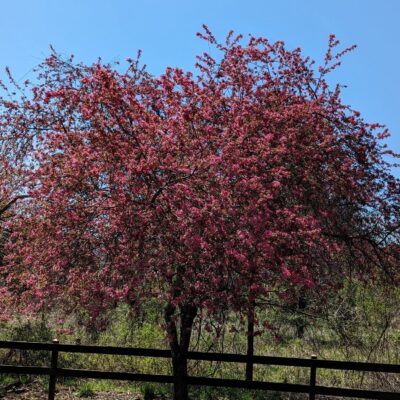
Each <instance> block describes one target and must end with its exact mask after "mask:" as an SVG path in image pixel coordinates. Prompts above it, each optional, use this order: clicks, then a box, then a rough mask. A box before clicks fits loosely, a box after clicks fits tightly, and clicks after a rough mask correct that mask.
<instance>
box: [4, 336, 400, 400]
mask: <svg viewBox="0 0 400 400" xmlns="http://www.w3.org/2000/svg"><path fill="white" fill-rule="evenodd" d="M0 349H19V350H44V351H49V352H51V365H50V366H49V367H38V366H14V365H1V364H0V374H1V373H3V374H4V373H7V374H23V375H46V376H49V377H50V379H49V390H48V399H49V400H54V399H55V389H56V382H57V377H71V378H92V379H112V380H126V381H137V382H157V383H173V380H174V378H173V376H171V375H153V374H137V373H130V372H108V371H96V370H82V369H71V368H59V367H58V355H59V353H61V352H62V353H86V354H109V355H110V354H112V355H125V356H134V357H153V358H171V353H170V351H169V350H158V349H143V348H125V347H108V346H86V345H73V344H60V343H58V341H57V340H54V341H53V342H52V343H35V342H9V341H0ZM188 359H189V360H199V361H218V362H232V363H244V364H246V363H251V364H252V365H253V364H259V365H282V366H288V367H305V368H309V369H310V378H309V384H308V385H305V384H293V383H277V382H263V381H254V380H253V381H249V380H236V379H221V378H202V377H194V376H188V377H187V378H186V379H187V383H188V384H189V385H194V386H214V387H225V388H226V387H229V388H242V389H255V390H273V391H281V392H292V393H305V394H308V395H309V399H310V400H314V399H315V396H316V395H330V396H341V397H357V398H364V399H382V400H400V393H396V392H384V391H376V390H361V389H349V388H337V387H326V386H319V385H317V370H318V369H330V370H349V371H368V372H384V373H395V374H398V373H400V365H398V364H379V363H364V362H352V361H333V360H318V359H317V358H316V357H315V356H312V357H311V359H304V358H287V357H269V356H252V357H248V356H246V355H237V354H217V353H201V352H189V353H188Z"/></svg>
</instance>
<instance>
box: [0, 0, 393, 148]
mask: <svg viewBox="0 0 400 400" xmlns="http://www.w3.org/2000/svg"><path fill="white" fill-rule="evenodd" d="M0 10H1V14H2V17H1V23H0V38H1V39H0V68H1V69H4V67H5V66H6V65H8V66H10V67H11V69H12V70H13V72H14V75H15V77H16V78H17V79H21V80H22V79H26V78H27V77H32V72H31V69H32V67H34V66H35V65H36V64H38V63H39V62H40V61H41V60H42V59H43V58H44V57H45V56H46V55H48V54H49V44H52V45H54V47H55V48H56V50H57V51H59V52H60V53H65V54H70V53H74V54H75V55H76V58H77V60H79V61H84V62H92V61H94V60H95V59H96V58H97V57H99V56H100V57H101V58H102V59H103V60H104V61H106V62H109V61H114V60H124V59H125V58H126V57H129V56H134V55H135V54H136V51H137V49H139V48H140V49H142V50H143V58H142V59H143V61H144V62H145V63H146V64H147V65H148V67H149V70H150V71H151V72H152V73H155V74H157V73H160V72H161V71H162V70H163V69H164V68H165V67H166V66H168V65H170V66H180V67H182V68H184V69H191V68H192V66H193V63H194V56H195V55H196V54H197V53H199V52H202V51H204V50H208V48H207V46H206V45H205V44H204V43H203V42H202V41H201V40H199V39H198V38H197V37H196V36H195V33H196V32H197V31H198V30H200V27H201V25H202V24H203V23H205V24H207V25H208V26H209V27H210V28H211V30H212V31H213V32H214V34H215V35H216V36H217V37H219V38H223V37H224V36H225V35H226V34H227V32H228V31H229V30H230V29H234V30H235V31H237V32H239V33H243V34H247V33H252V34H253V35H262V36H265V37H267V38H268V39H269V40H278V39H279V40H284V41H285V42H286V43H287V45H288V47H289V48H294V47H301V48H302V49H303V52H304V54H307V55H310V56H311V57H312V58H314V59H317V60H320V59H321V57H322V55H323V53H324V50H325V48H326V42H327V37H328V35H329V34H330V33H335V34H336V35H337V37H338V38H339V39H340V40H341V41H342V44H343V45H344V46H348V45H351V44H353V43H355V44H357V45H358V49H357V50H356V51H355V52H353V53H351V54H349V55H347V57H346V58H345V60H344V65H343V67H342V68H341V69H340V71H338V72H335V74H334V75H333V76H332V80H334V81H339V82H340V83H343V84H346V85H347V86H348V88H347V89H346V90H345V92H344V95H343V97H344V99H345V101H346V102H347V103H348V104H351V105H352V106H353V107H354V108H355V109H358V110H359V111H361V113H362V115H363V116H364V117H365V118H366V119H367V120H368V121H371V122H381V123H385V124H386V125H387V126H388V127H389V128H390V130H391V132H392V138H391V139H390V141H389V144H390V146H391V147H392V148H393V149H394V150H396V151H397V152H399V153H400V107H399V106H400V100H399V96H400V72H399V64H400V51H399V43H400V23H399V20H400V1H399V0H380V1H379V0H330V1H327V0H274V1H270V0H214V1H212V0H68V1H67V0H14V1H2V2H1V8H0ZM1 75H3V74H1Z"/></svg>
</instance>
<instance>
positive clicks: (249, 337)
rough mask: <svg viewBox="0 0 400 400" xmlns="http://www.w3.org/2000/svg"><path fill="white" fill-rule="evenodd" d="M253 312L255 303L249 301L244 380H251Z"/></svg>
mask: <svg viewBox="0 0 400 400" xmlns="http://www.w3.org/2000/svg"><path fill="white" fill-rule="evenodd" d="M254 313H255V304H254V302H251V303H250V305H249V309H248V312H247V358H248V360H247V363H246V381H252V380H253V361H252V358H253V356H254Z"/></svg>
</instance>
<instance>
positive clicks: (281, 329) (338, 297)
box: [0, 287, 400, 400]
mask: <svg viewBox="0 0 400 400" xmlns="http://www.w3.org/2000/svg"><path fill="white" fill-rule="evenodd" d="M348 296H349V293H348V292H346V290H345V289H343V291H342V292H339V293H335V296H332V298H330V299H328V303H327V304H326V306H325V307H326V308H325V309H322V310H321V309H319V312H320V313H321V315H320V317H318V316H317V317H314V318H311V317H307V318H304V316H302V319H305V325H306V328H305V335H304V338H301V339H300V338H297V337H296V324H297V323H298V316H296V314H295V312H294V311H291V310H290V309H281V308H270V309H265V310H259V317H260V318H263V319H265V320H268V321H270V324H271V326H272V327H273V328H272V329H271V330H265V331H263V332H262V333H261V334H260V335H258V336H256V337H255V349H256V354H260V355H273V356H283V357H302V358H309V357H310V356H311V354H316V355H317V356H318V358H321V359H332V360H354V361H370V362H388V363H400V330H399V326H400V325H399V324H400V322H399V314H398V305H399V303H400V301H399V300H400V290H395V291H394V292H392V293H391V295H390V296H389V295H388V294H387V293H386V289H385V288H368V289H363V288H362V287H356V288H355V289H354V290H353V291H352V292H351V296H352V298H351V301H349V298H348ZM313 301H315V299H314V300H313ZM145 312H146V318H144V319H143V320H142V321H138V320H135V319H134V318H131V316H130V313H129V309H128V308H127V307H126V306H120V307H118V308H117V309H116V310H114V311H113V312H112V314H111V315H110V319H109V325H108V327H107V329H106V330H104V331H102V332H100V333H98V334H97V335H96V338H95V341H94V339H93V334H91V333H90V332H86V331H85V330H83V329H82V328H78V327H77V326H78V325H77V324H76V321H74V320H73V319H71V320H70V321H66V324H69V327H72V328H73V329H74V335H73V336H68V335H64V336H63V335H61V336H60V335H59V334H58V333H57V332H56V331H55V329H54V327H55V324H53V329H50V327H49V325H48V324H44V322H43V321H44V319H43V318H42V319H39V320H38V321H28V320H24V319H20V320H17V321H14V323H13V324H10V323H9V324H7V325H5V324H3V326H0V339H2V340H35V341H49V340H50V339H51V338H52V337H54V336H58V338H59V339H60V342H62V343H68V342H69V343H71V342H72V343H73V342H74V341H75V339H76V337H78V336H79V337H80V339H81V342H82V343H83V344H86V343H91V344H97V345H114V346H126V347H147V348H168V346H167V342H166V339H165V332H164V331H163V330H162V329H161V328H160V322H162V314H161V312H160V311H159V309H158V305H157V304H156V303H152V302H150V303H149V304H148V305H146V307H145ZM307 312H308V313H309V314H312V313H313V312H315V310H314V309H313V307H310V308H309V309H308V310H307ZM47 320H49V321H50V325H51V323H52V321H53V320H55V318H51V317H50V318H48V319H47ZM203 322H204V321H203ZM239 326H240V320H239V319H238V318H237V317H236V316H235V315H230V316H229V318H228V319H227V323H226V325H225V326H224V327H219V326H214V328H213V329H212V331H211V332H207V331H206V330H205V329H203V328H204V326H202V329H201V331H198V330H197V331H195V332H194V336H193V340H192V344H193V346H192V348H193V349H194V350H198V351H215V352H232V353H238V354H245V352H246V337H245V334H244V332H243V331H240V330H238V331H237V330H236V329H233V328H238V327H239ZM44 353H45V352H44ZM44 353H43V352H36V354H33V353H32V354H31V353H29V354H28V353H26V352H25V353H22V352H19V353H18V352H15V353H14V354H11V358H10V354H7V352H6V351H4V350H3V351H0V360H1V359H7V357H9V358H10V359H11V361H14V362H17V363H20V361H21V360H22V361H23V363H27V364H38V365H45V364H48V361H49V358H48V354H44ZM59 360H60V365H61V366H64V367H71V368H86V369H103V370H109V371H129V372H140V373H155V374H170V373H171V365H170V361H169V360H167V359H154V358H150V357H128V356H107V355H95V354H93V355H82V354H78V353H77V354H65V353H61V354H60V357H59ZM9 361H10V360H9ZM0 362H1V361H0ZM244 371H245V366H244V365H243V364H235V363H220V364H219V363H213V362H198V361H190V362H189V373H190V374H191V375H193V376H214V377H224V378H230V379H243V378H244ZM13 379H17V378H16V377H13V376H7V375H2V376H1V377H0V386H5V385H7V384H8V383H12V382H13ZM254 379H256V380H264V381H272V382H288V383H307V382H308V379H309V370H308V369H306V368H289V367H282V366H255V369H254ZM317 382H318V384H320V385H326V386H341V387H354V388H357V387H360V386H362V387H363V388H373V389H381V390H389V391H393V390H396V389H397V390H399V389H400V382H399V377H395V376H392V375H390V374H385V375H384V376H382V375H379V374H368V373H355V372H354V373H350V372H347V371H332V370H318V378H317ZM63 384H64V385H72V386H74V387H77V388H78V391H79V394H80V395H81V397H85V396H86V397H90V396H91V395H92V394H93V393H96V392H99V391H114V392H117V391H124V392H128V391H129V392H136V393H137V392H141V393H142V394H143V396H147V398H148V399H150V398H151V397H152V396H153V397H154V396H156V395H158V396H160V395H163V394H164V395H167V394H168V393H169V392H170V390H171V387H170V386H169V385H153V384H139V383H138V384H131V383H120V382H113V381H90V382H89V383H88V381H79V380H65V381H64V382H63ZM191 392H192V397H193V398H196V399H199V400H209V399H229V400H236V399H238V400H239V399H240V400H247V399H248V400H250V399H253V400H258V399H268V400H280V399H286V398H287V395H283V394H279V393H273V392H268V393H266V392H252V391H243V390H233V389H211V388H191ZM285 396H286V397H285ZM295 398H296V397H294V396H292V399H295ZM298 398H301V397H298Z"/></svg>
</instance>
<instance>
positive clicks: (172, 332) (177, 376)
mask: <svg viewBox="0 0 400 400" xmlns="http://www.w3.org/2000/svg"><path fill="white" fill-rule="evenodd" d="M175 311H176V308H175V307H174V306H173V305H172V304H171V303H168V304H167V306H166V308H165V313H164V315H165V322H166V324H167V333H168V338H169V344H170V349H171V357H172V370H173V374H174V400H188V398H189V397H188V386H187V352H188V350H189V345H190V337H191V335H192V328H193V321H194V319H195V317H196V314H197V308H196V307H194V306H192V305H188V304H185V305H183V306H181V307H180V308H179V312H180V335H179V337H178V331H177V328H176V322H175V319H174V318H173V316H174V314H175Z"/></svg>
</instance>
